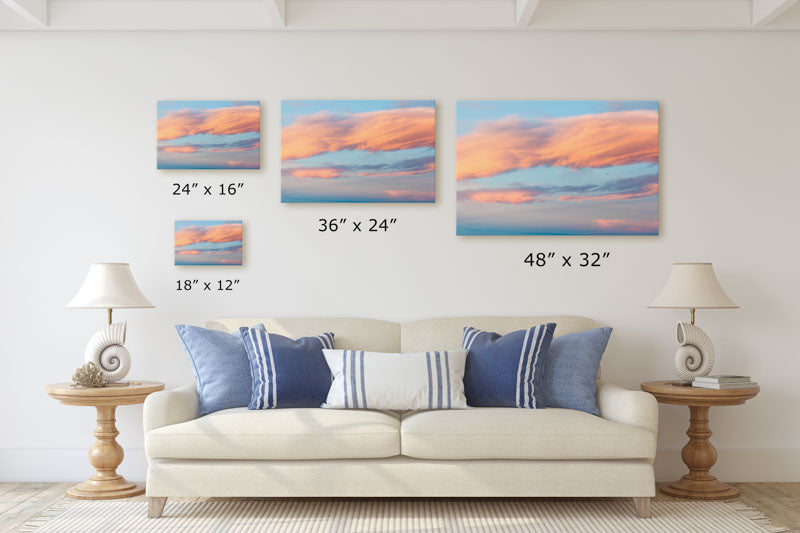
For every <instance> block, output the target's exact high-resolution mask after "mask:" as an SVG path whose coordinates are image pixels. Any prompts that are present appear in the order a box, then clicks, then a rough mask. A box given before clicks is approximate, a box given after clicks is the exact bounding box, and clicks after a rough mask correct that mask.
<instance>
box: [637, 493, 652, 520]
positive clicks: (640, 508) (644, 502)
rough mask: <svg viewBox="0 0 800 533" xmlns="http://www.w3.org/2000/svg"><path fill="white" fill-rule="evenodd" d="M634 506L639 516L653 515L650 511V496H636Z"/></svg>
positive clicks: (647, 516) (648, 516)
mask: <svg viewBox="0 0 800 533" xmlns="http://www.w3.org/2000/svg"><path fill="white" fill-rule="evenodd" d="M633 506H634V507H635V508H636V514H637V515H638V516H639V518H650V517H652V516H653V515H652V513H651V512H650V498H639V497H634V498H633Z"/></svg>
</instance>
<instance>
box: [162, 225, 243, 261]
mask: <svg viewBox="0 0 800 533" xmlns="http://www.w3.org/2000/svg"><path fill="white" fill-rule="evenodd" d="M241 264H242V221H241V220H176V221H175V265H177V266H192V265H193V266H206V265H241Z"/></svg>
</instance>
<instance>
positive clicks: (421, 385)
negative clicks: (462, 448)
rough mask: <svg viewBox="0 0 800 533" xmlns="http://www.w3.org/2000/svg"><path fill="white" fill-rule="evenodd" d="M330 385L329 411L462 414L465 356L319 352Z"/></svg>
mask: <svg viewBox="0 0 800 533" xmlns="http://www.w3.org/2000/svg"><path fill="white" fill-rule="evenodd" d="M324 354H325V360H326V361H327V362H328V367H329V368H330V369H331V372H332V373H333V383H332V384H331V389H330V391H329V392H328V398H327V400H326V401H325V404H324V405H323V406H322V407H327V408H330V409H390V410H396V411H407V410H414V409H466V408H467V399H466V398H465V397H464V381H463V377H464V363H465V361H466V358H467V352H466V351H464V350H447V351H439V352H419V353H383V352H367V351H362V350H324Z"/></svg>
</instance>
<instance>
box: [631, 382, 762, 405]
mask: <svg viewBox="0 0 800 533" xmlns="http://www.w3.org/2000/svg"><path fill="white" fill-rule="evenodd" d="M641 387H642V390H643V391H645V392H649V393H650V394H652V395H653V396H655V397H656V400H658V401H659V402H660V403H670V404H675V405H698V406H713V405H740V404H743V403H744V402H746V401H747V400H749V399H751V398H754V397H755V396H756V394H758V392H759V391H760V390H761V388H760V387H758V386H756V387H752V388H748V389H703V388H700V387H691V386H684V385H683V383H682V382H681V381H648V382H645V383H642V385H641Z"/></svg>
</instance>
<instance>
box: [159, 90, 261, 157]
mask: <svg viewBox="0 0 800 533" xmlns="http://www.w3.org/2000/svg"><path fill="white" fill-rule="evenodd" d="M157 130H158V156H157V159H158V168H159V169H257V168H260V166H261V150H260V147H261V111H260V105H259V102H258V101H257V100H236V101H227V100H207V101H200V100H162V101H159V102H158V122H157Z"/></svg>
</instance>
